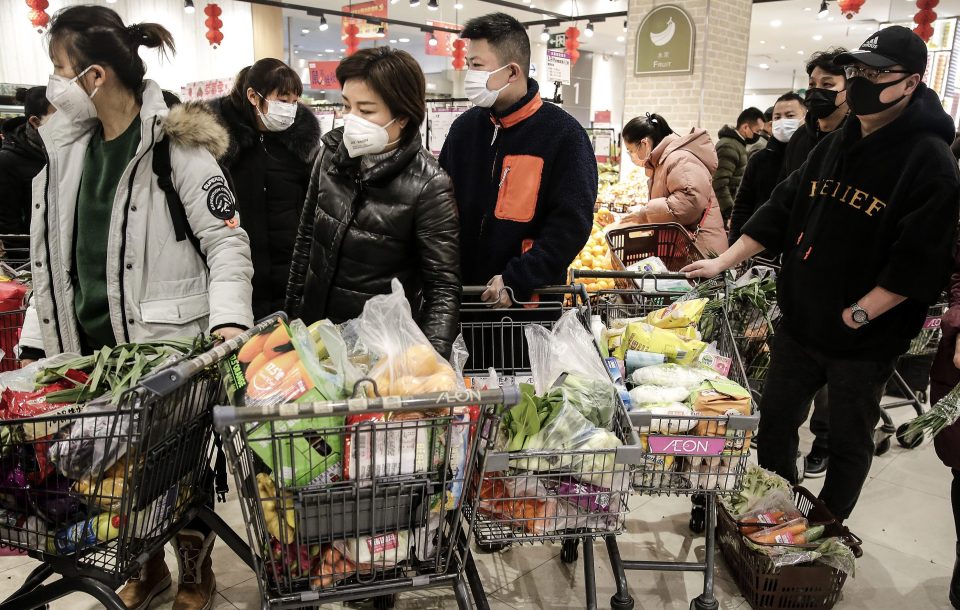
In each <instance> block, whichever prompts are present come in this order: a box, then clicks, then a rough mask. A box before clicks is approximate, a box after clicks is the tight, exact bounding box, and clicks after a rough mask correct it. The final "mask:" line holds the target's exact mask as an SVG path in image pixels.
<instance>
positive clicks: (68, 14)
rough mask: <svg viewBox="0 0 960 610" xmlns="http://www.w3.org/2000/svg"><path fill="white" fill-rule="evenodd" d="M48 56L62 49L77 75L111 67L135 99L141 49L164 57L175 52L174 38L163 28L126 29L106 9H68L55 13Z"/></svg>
mask: <svg viewBox="0 0 960 610" xmlns="http://www.w3.org/2000/svg"><path fill="white" fill-rule="evenodd" d="M48 36H49V41H50V49H51V52H52V50H53V46H54V45H57V46H59V47H61V48H62V49H63V50H64V51H65V52H66V54H67V57H69V58H70V61H71V62H72V63H73V70H74V72H75V73H76V74H79V73H80V72H81V71H83V70H85V69H87V68H88V67H90V66H92V65H93V64H100V65H102V66H110V67H111V68H112V69H113V71H114V72H115V73H116V75H117V78H118V79H120V82H121V83H122V84H123V86H124V87H126V88H127V89H129V90H130V91H132V92H134V93H135V94H136V95H137V96H138V97H139V94H140V91H141V89H142V87H143V75H144V74H146V72H147V66H146V65H145V64H144V63H143V60H142V59H140V55H139V53H138V50H139V49H140V47H147V48H148V49H160V52H161V53H162V54H163V55H164V56H166V55H168V54H173V53H175V52H176V47H175V46H174V44H173V36H172V35H171V34H170V32H169V31H167V29H166V28H165V27H163V26H162V25H159V24H156V23H137V24H134V25H131V26H129V27H127V26H125V25H124V24H123V20H122V19H120V16H119V15H117V13H116V12H114V11H113V10H111V9H109V8H107V7H105V6H89V5H83V6H71V7H69V8H65V9H63V10H61V11H58V12H57V14H56V15H54V16H53V20H52V21H51V22H50V31H49V33H48Z"/></svg>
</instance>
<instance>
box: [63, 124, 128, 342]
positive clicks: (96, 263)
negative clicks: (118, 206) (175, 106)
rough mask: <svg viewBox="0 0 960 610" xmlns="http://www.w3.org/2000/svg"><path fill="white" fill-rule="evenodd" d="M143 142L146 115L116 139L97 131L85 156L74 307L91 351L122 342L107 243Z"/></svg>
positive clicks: (77, 226)
mask: <svg viewBox="0 0 960 610" xmlns="http://www.w3.org/2000/svg"><path fill="white" fill-rule="evenodd" d="M139 144H140V117H139V116H137V117H136V118H134V120H133V122H131V123H130V126H129V127H127V130H126V131H125V132H123V134H121V135H120V136H119V137H117V138H114V139H113V140H110V141H109V142H108V141H105V140H104V139H103V128H100V129H98V130H97V133H95V134H94V135H93V138H91V140H90V145H89V146H88V147H87V154H86V157H84V160H83V176H82V177H81V178H80V192H79V193H78V194H77V217H76V223H75V225H74V227H75V228H74V231H75V233H74V251H73V294H74V297H73V306H74V309H76V312H77V322H78V324H79V325H80V332H81V334H82V335H83V339H84V342H85V344H86V345H85V347H86V350H85V351H87V350H89V351H92V350H97V349H99V348H101V347H103V346H105V345H108V346H114V345H116V338H115V337H114V335H113V326H112V324H111V323H110V304H109V302H108V300H107V274H106V267H107V265H106V260H107V243H108V241H109V239H110V218H111V216H112V215H113V202H114V199H115V198H116V195H117V187H118V186H119V185H120V178H121V177H122V176H123V172H124V170H126V168H127V165H128V164H129V163H130V160H131V159H133V157H134V155H136V153H137V146H138V145H139Z"/></svg>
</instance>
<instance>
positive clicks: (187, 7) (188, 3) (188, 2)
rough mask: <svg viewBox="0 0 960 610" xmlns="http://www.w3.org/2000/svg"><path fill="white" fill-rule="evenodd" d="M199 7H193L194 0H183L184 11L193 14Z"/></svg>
mask: <svg viewBox="0 0 960 610" xmlns="http://www.w3.org/2000/svg"><path fill="white" fill-rule="evenodd" d="M196 10H197V9H195V8H194V7H193V0H183V12H184V13H186V14H188V15H192V14H193V13H194V12H196Z"/></svg>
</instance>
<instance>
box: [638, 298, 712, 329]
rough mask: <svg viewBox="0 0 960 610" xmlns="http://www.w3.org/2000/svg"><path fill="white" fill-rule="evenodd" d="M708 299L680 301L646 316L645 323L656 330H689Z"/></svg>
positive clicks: (695, 322) (694, 324) (698, 319)
mask: <svg viewBox="0 0 960 610" xmlns="http://www.w3.org/2000/svg"><path fill="white" fill-rule="evenodd" d="M709 300H710V299H680V300H677V301H675V302H673V303H671V304H670V305H668V306H667V307H664V308H663V309H658V310H656V311H654V312H651V313H649V314H647V317H646V320H645V321H646V322H647V324H650V325H651V326H656V327H657V328H663V329H672V328H679V329H684V328H689V327H691V326H696V324H697V322H699V321H700V316H702V315H703V309H704V307H706V305H707V302H708V301H709Z"/></svg>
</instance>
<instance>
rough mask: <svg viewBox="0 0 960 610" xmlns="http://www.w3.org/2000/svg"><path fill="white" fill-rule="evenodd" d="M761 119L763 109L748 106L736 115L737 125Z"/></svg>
mask: <svg viewBox="0 0 960 610" xmlns="http://www.w3.org/2000/svg"><path fill="white" fill-rule="evenodd" d="M762 120H763V111H762V110H760V109H759V108H754V107H752V106H751V107H750V108H747V109H746V110H744V111H743V112H741V113H740V116H738V117H737V127H740V126H741V125H746V124H747V123H756V122H757V121H762Z"/></svg>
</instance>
